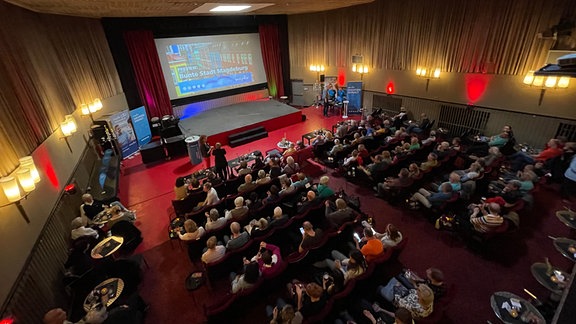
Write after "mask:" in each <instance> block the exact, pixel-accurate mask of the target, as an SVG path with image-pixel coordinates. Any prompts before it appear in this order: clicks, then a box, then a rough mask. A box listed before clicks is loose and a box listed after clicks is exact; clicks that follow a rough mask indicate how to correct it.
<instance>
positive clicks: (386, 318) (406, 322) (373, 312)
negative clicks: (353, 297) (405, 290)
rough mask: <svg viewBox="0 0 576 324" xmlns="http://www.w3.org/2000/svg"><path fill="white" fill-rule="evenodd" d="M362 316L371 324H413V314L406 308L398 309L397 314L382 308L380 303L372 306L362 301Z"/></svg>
mask: <svg viewBox="0 0 576 324" xmlns="http://www.w3.org/2000/svg"><path fill="white" fill-rule="evenodd" d="M361 307H362V315H363V316H364V317H366V318H367V319H368V320H369V321H370V323H394V324H413V323H414V320H413V318H412V313H410V311H409V310H407V309H406V308H404V307H398V308H397V309H396V312H394V313H392V312H390V311H387V310H385V309H383V308H382V307H380V305H378V303H374V304H370V303H369V302H367V301H365V300H363V301H361Z"/></svg>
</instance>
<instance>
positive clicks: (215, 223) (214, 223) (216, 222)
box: [204, 208, 227, 231]
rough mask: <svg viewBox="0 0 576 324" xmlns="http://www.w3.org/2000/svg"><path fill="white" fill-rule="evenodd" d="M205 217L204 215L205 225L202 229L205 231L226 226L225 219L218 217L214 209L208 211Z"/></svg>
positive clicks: (216, 210) (218, 214)
mask: <svg viewBox="0 0 576 324" xmlns="http://www.w3.org/2000/svg"><path fill="white" fill-rule="evenodd" d="M205 215H206V225H204V227H206V230H207V231H211V230H215V229H218V228H221V227H222V226H224V225H226V222H227V220H226V218H225V217H220V213H219V212H218V209H216V208H212V209H210V212H206V213H205Z"/></svg>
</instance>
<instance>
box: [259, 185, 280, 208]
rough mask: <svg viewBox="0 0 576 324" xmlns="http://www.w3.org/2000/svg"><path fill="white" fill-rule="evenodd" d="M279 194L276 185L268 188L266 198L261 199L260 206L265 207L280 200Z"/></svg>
mask: <svg viewBox="0 0 576 324" xmlns="http://www.w3.org/2000/svg"><path fill="white" fill-rule="evenodd" d="M279 192H280V189H278V187H276V185H272V186H270V189H268V191H267V192H266V198H265V199H262V204H263V205H266V204H270V203H274V202H276V201H278V199H279V198H280V195H279Z"/></svg>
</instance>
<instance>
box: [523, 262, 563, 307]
mask: <svg viewBox="0 0 576 324" xmlns="http://www.w3.org/2000/svg"><path fill="white" fill-rule="evenodd" d="M551 270H552V272H553V273H552V274H549V273H548V266H547V265H546V263H544V262H536V263H534V264H533V265H532V266H531V267H530V271H531V272H532V276H534V279H536V280H537V281H538V283H540V284H541V285H542V286H544V288H546V289H548V290H550V292H551V295H550V298H551V299H552V300H555V301H559V300H560V298H561V297H562V291H563V290H564V288H566V286H568V285H569V284H570V281H569V278H570V274H568V273H566V272H564V271H562V270H560V269H558V268H556V267H554V266H553V267H552V269H551ZM556 272H558V273H560V274H561V275H562V276H563V277H564V280H563V281H562V282H559V281H558V279H557V277H556V274H555V273H556Z"/></svg>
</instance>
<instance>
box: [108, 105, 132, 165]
mask: <svg viewBox="0 0 576 324" xmlns="http://www.w3.org/2000/svg"><path fill="white" fill-rule="evenodd" d="M110 125H111V126H112V129H113V130H114V137H115V138H116V141H117V142H118V145H119V146H120V150H121V151H122V159H125V158H127V157H129V156H131V155H133V154H134V153H136V152H138V141H137V140H136V136H135V135H134V129H133V128H132V122H131V120H130V113H128V109H126V110H124V111H121V112H118V113H116V114H113V115H112V116H110Z"/></svg>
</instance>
